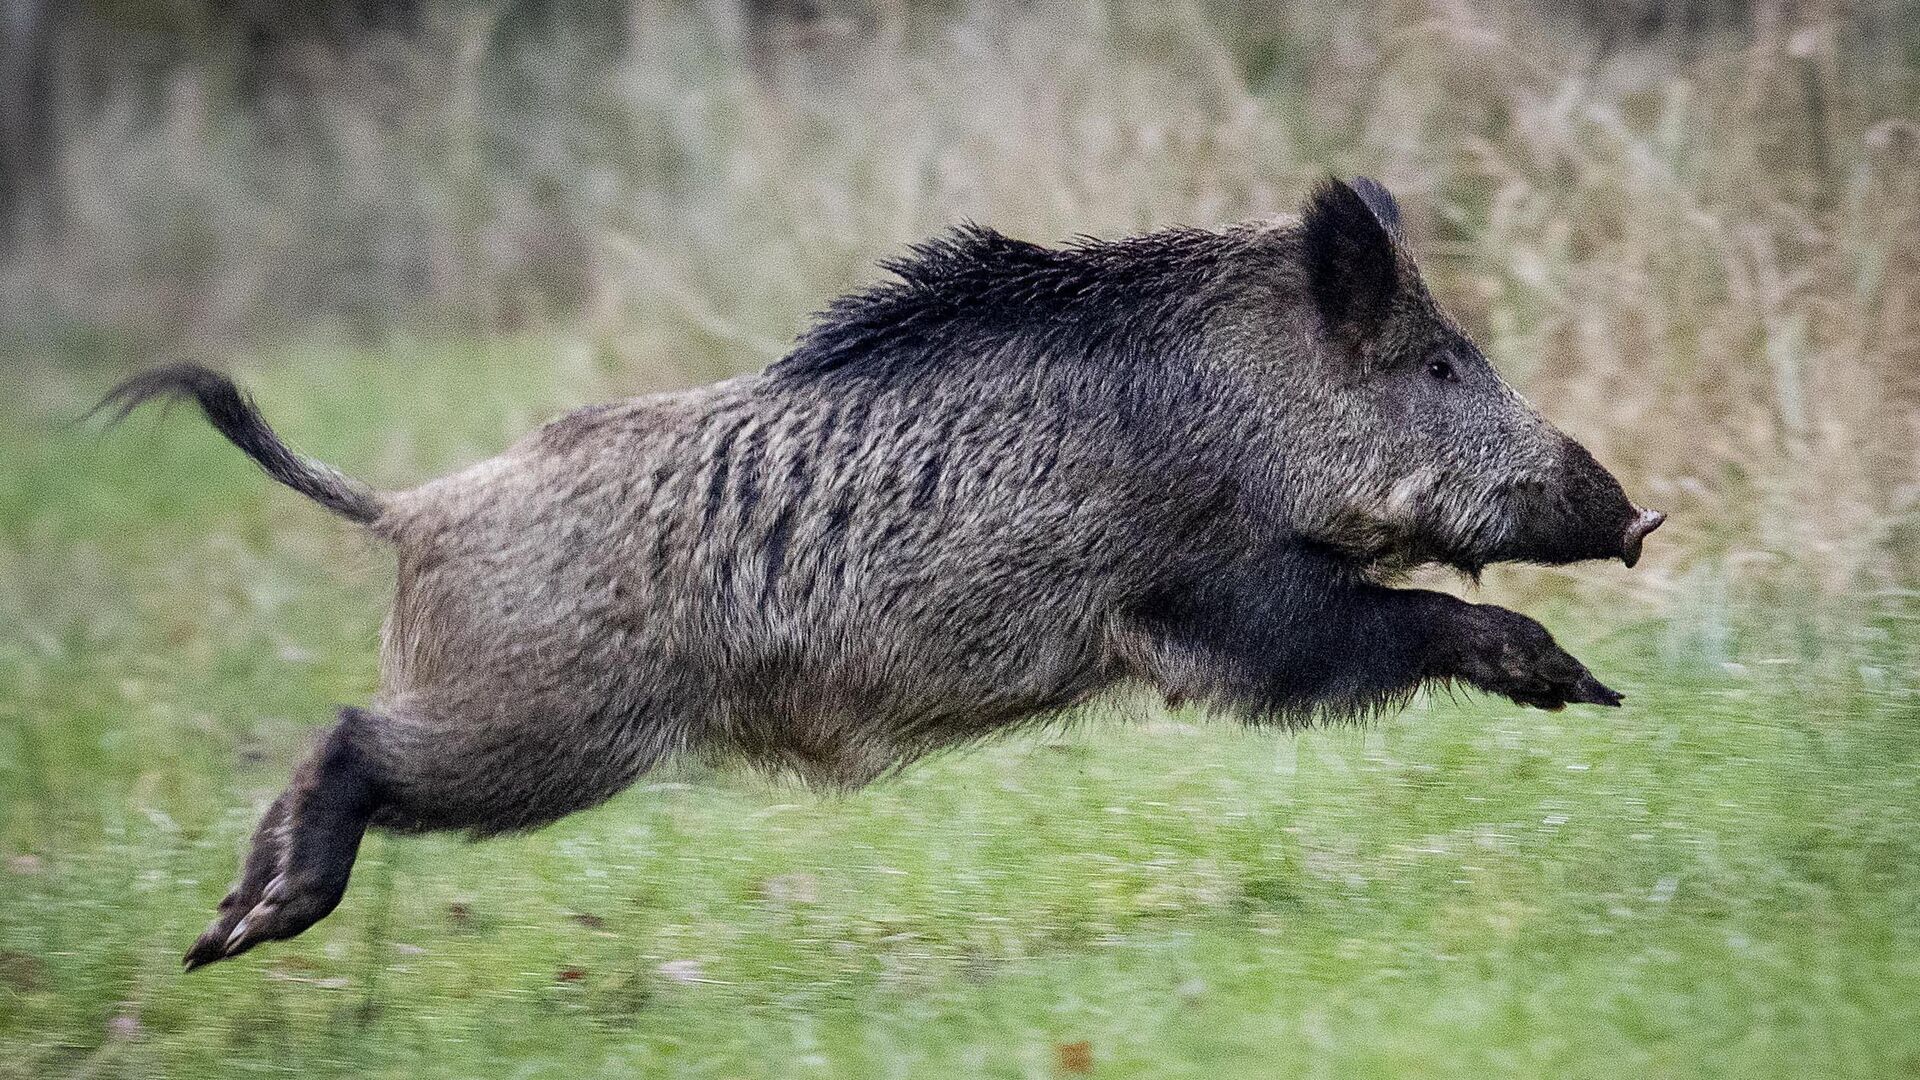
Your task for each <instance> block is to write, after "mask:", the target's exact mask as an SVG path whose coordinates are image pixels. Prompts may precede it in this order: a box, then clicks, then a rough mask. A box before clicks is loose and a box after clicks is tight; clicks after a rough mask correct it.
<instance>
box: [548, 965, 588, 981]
mask: <svg viewBox="0 0 1920 1080" xmlns="http://www.w3.org/2000/svg"><path fill="white" fill-rule="evenodd" d="M553 977H554V978H555V979H558V980H559V981H561V982H579V981H581V980H582V979H585V978H586V977H587V969H586V968H581V967H570V968H561V969H560V970H559V971H557V972H555V973H554V975H553Z"/></svg>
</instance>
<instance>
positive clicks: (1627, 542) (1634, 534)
mask: <svg viewBox="0 0 1920 1080" xmlns="http://www.w3.org/2000/svg"><path fill="white" fill-rule="evenodd" d="M1665 520H1667V515H1665V514H1663V513H1661V512H1660V511H1658V510H1641V511H1640V512H1639V513H1636V514H1634V515H1633V520H1632V521H1629V522H1627V531H1626V534H1625V535H1623V536H1622V537H1621V538H1620V561H1621V562H1623V563H1626V564H1627V565H1628V566H1632V565H1633V564H1634V563H1637V562H1639V561H1640V544H1641V542H1642V541H1644V540H1645V539H1646V538H1647V534H1648V533H1650V532H1652V531H1653V530H1655V529H1657V528H1659V527H1660V523H1661V522H1663V521H1665Z"/></svg>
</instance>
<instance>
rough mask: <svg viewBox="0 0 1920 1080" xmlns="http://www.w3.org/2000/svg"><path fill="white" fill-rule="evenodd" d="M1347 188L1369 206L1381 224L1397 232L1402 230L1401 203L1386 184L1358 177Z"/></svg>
mask: <svg viewBox="0 0 1920 1080" xmlns="http://www.w3.org/2000/svg"><path fill="white" fill-rule="evenodd" d="M1347 186H1348V187H1349V188H1351V189H1352V190H1353V193H1354V194H1355V195H1358V196H1359V197H1360V201H1361V202H1363V203H1366V204H1367V209H1369V210H1371V211H1373V216H1374V217H1376V218H1378V219H1380V224H1382V225H1385V226H1386V227H1387V228H1388V229H1391V230H1393V231H1395V232H1398V231H1399V230H1400V203H1399V201H1398V200H1396V199H1395V198H1394V197H1393V192H1391V191H1388V190H1387V186H1386V185H1385V184H1382V183H1381V182H1380V181H1378V180H1375V179H1374V178H1373V177H1371V176H1356V177H1354V178H1353V180H1352V182H1351V183H1349V184H1348V185H1347Z"/></svg>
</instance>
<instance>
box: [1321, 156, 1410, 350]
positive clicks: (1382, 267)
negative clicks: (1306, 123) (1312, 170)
mask: <svg viewBox="0 0 1920 1080" xmlns="http://www.w3.org/2000/svg"><path fill="white" fill-rule="evenodd" d="M1399 220H1400V207H1399V205H1398V204H1397V203H1395V202H1394V201H1393V196H1392V195H1389V194H1387V189H1386V188H1384V187H1381V186H1380V185H1379V184H1378V183H1376V182H1374V181H1372V180H1368V179H1365V178H1362V179H1360V180H1357V181H1355V182H1354V183H1353V184H1347V183H1345V182H1343V181H1340V180H1327V181H1326V182H1324V183H1322V184H1321V185H1320V186H1319V187H1317V188H1315V189H1314V192H1313V196H1312V198H1310V199H1308V201H1307V206H1306V210H1305V212H1304V213H1303V215H1302V217H1301V223H1300V224H1301V229H1302V231H1303V233H1304V234H1305V240H1306V243H1305V248H1306V259H1307V279H1308V281H1309V282H1310V283H1311V287H1312V289H1313V300H1314V305H1315V306H1316V307H1318V308H1319V310H1320V317H1321V319H1322V320H1324V321H1325V323H1326V326H1327V330H1328V332H1329V333H1331V334H1333V335H1334V336H1335V337H1336V338H1339V339H1341V340H1343V341H1344V342H1346V343H1347V344H1349V345H1354V344H1358V343H1359V342H1361V341H1363V340H1365V339H1366V338H1368V337H1370V336H1372V334H1373V332H1374V331H1375V330H1377V329H1378V328H1379V326H1380V324H1381V323H1382V322H1383V321H1384V320H1385V319H1386V316H1387V310H1388V308H1389V306H1390V305H1391V304H1392V302H1393V296H1394V292H1395V291H1396V290H1397V289H1398V288H1399V285H1400V268H1399V262H1398V260H1399V255H1398V253H1397V252H1396V251H1395V248H1394V241H1393V235H1392V229H1393V228H1394V227H1395V226H1396V225H1397V224H1398V223H1399Z"/></svg>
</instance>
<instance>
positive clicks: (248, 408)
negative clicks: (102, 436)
mask: <svg viewBox="0 0 1920 1080" xmlns="http://www.w3.org/2000/svg"><path fill="white" fill-rule="evenodd" d="M156 398H159V399H162V400H167V401H173V400H177V399H180V398H192V399H193V400H194V401H195V402H197V403H199V405H200V411H201V412H203V413H206V414H207V419H208V420H209V421H210V422H212V424H213V426H214V429H215V430H216V431H218V432H220V434H222V435H225V436H226V437H227V438H228V439H229V440H230V441H231V442H232V443H233V445H235V446H237V447H239V448H240V449H241V450H243V451H245V452H246V455H247V456H248V457H250V458H252V459H253V460H254V461H255V462H257V463H258V464H259V466H260V467H261V468H262V469H265V470H266V473H267V475H268V476H271V477H273V478H274V479H275V480H278V481H280V482H281V483H283V484H285V485H287V486H288V487H290V488H292V489H293V490H295V491H297V492H299V493H300V494H302V495H305V496H306V497H307V498H309V499H312V500H313V501H315V502H317V503H319V504H320V505H321V506H324V507H326V508H327V509H329V510H331V511H333V512H334V513H336V514H339V515H341V516H342V517H347V518H351V519H352V520H354V521H357V522H359V523H361V524H362V525H365V524H368V523H370V522H372V521H374V520H375V519H377V518H378V517H379V516H380V513H381V506H380V499H379V497H378V496H376V495H375V494H374V493H373V489H371V488H369V487H367V486H366V485H365V484H362V483H360V482H359V481H358V480H352V479H349V478H347V477H346V476H344V475H342V474H341V473H340V471H339V470H337V469H335V468H334V467H333V466H331V465H327V464H323V463H321V462H318V461H315V460H313V459H312V458H307V457H301V456H300V455H299V454H296V453H294V451H293V448H292V447H290V446H288V445H287V444H286V443H284V442H281V441H280V436H278V435H275V434H274V433H273V429H272V428H270V427H268V426H267V422H266V421H265V420H263V419H261V418H260V410H259V409H257V408H255V407H254V404H253V401H252V400H251V399H250V398H248V397H247V396H246V395H245V394H242V393H241V392H240V388H239V387H237V386H235V385H234V384H233V380H232V379H229V378H227V377H226V376H225V375H222V374H220V373H219V372H217V371H212V370H210V369H208V368H204V367H201V366H199V365H198V364H174V365H171V366H168V367H163V368H155V369H153V370H152V371H143V372H141V373H140V374H138V375H135V376H134V377H133V378H131V379H128V380H127V381H126V382H123V383H121V384H120V385H119V386H116V387H114V388H113V389H112V390H111V391H109V392H108V393H107V396H106V397H104V398H102V399H101V400H100V404H98V405H95V406H94V407H93V413H99V412H104V411H108V410H111V411H112V412H113V414H114V416H113V421H114V422H115V423H118V422H119V421H121V420H125V419H126V418H127V416H128V414H130V413H132V412H133V410H135V409H137V408H139V407H140V406H141V405H144V404H146V403H147V402H149V401H152V400H154V399H156ZM93 413H89V414H88V415H93Z"/></svg>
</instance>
